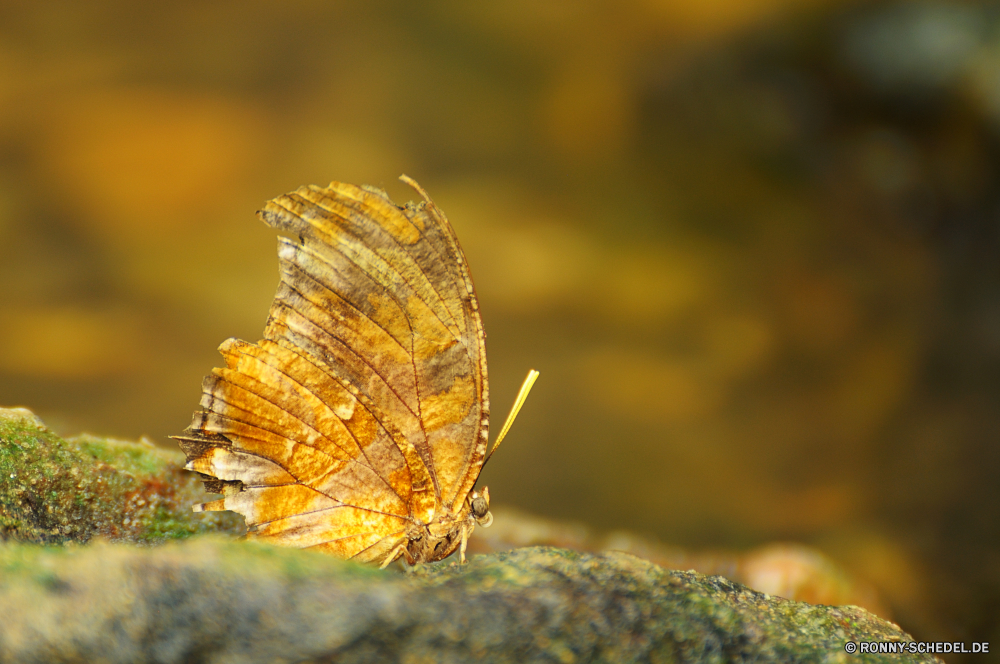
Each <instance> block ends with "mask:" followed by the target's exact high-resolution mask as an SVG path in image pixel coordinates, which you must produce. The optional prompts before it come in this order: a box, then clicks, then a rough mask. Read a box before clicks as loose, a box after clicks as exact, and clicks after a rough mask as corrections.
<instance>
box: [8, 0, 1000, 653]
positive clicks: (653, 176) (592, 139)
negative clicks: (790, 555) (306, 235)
mask: <svg viewBox="0 0 1000 664" xmlns="http://www.w3.org/2000/svg"><path fill="white" fill-rule="evenodd" d="M998 138H1000V5H997V4H994V3H986V2H892V3H876V2H849V1H846V0H530V1H528V0H507V1H505V2H467V1H457V0H456V1H453V2H429V3H412V2H405V1H404V0H398V1H383V0H375V1H372V0H364V1H362V0H358V1H356V2H319V1H308V0H288V1H286V2H282V3H271V2H247V1H246V0H241V1H240V2H235V1H232V2H209V3H206V2H193V1H180V2H174V3H170V4H167V5H160V4H155V3H154V4H149V3H147V4H141V3H138V4H137V3H132V2H124V1H122V2H116V1H104V2H89V3H86V2H78V1H72V2H71V1H66V2H50V1H40V2H33V3H21V2H15V1H12V0H0V257H2V258H0V405H4V406H26V407H29V408H31V409H33V410H34V411H36V412H37V413H38V414H39V415H40V416H41V417H42V418H43V419H44V420H45V421H46V422H47V423H48V424H49V425H50V426H51V427H52V428H54V429H55V430H57V431H59V432H60V433H63V434H67V435H68V434H75V433H78V432H81V431H88V432H92V433H96V434H105V435H113V436H117V437H122V438H137V437H139V436H140V435H148V436H150V437H151V438H153V439H155V440H156V442H157V443H158V444H162V445H165V446H169V445H171V444H172V443H171V441H169V440H168V439H166V436H168V435H170V434H174V433H177V432H179V431H181V430H182V429H183V428H184V427H186V426H187V424H188V422H189V419H190V415H191V412H192V411H193V410H194V408H195V407H196V406H197V402H198V398H199V395H200V382H201V378H202V376H203V375H205V374H206V373H208V372H209V371H210V369H211V368H212V367H213V366H217V365H218V364H219V363H220V361H221V358H220V357H219V355H218V354H217V352H216V350H215V349H216V347H217V346H218V344H219V343H220V342H222V341H223V340H224V339H226V338H227V337H230V336H235V337H240V338H243V339H247V340H251V341H254V340H257V339H259V338H260V336H261V333H262V330H263V325H264V321H265V318H266V315H267V309H268V306H269V303H270V301H271V298H272V297H273V295H274V289H275V286H276V285H277V261H276V255H275V246H276V241H275V237H274V233H273V232H272V231H271V230H269V229H268V228H266V227H265V226H264V225H263V224H262V223H260V222H259V221H257V220H256V219H255V218H254V214H253V213H254V211H255V210H257V209H259V208H260V207H261V206H262V205H263V203H264V202H265V201H266V200H267V199H269V198H272V197H274V196H276V195H278V194H281V193H284V192H286V191H289V190H291V189H294V188H295V187H297V186H299V185H302V184H308V183H317V184H325V183H327V182H329V181H330V180H331V179H337V180H343V181H346V182H352V183H359V184H360V183H368V184H373V185H377V186H382V187H384V188H386V189H387V190H388V191H389V193H390V194H391V195H392V196H393V197H394V199H395V200H396V201H397V202H398V203H402V202H405V201H406V200H408V199H410V198H412V197H413V196H414V193H413V192H412V191H409V190H408V188H406V187H405V186H404V185H402V184H401V183H399V182H397V181H396V177H397V176H398V175H399V174H400V173H406V174H408V175H410V176H412V177H414V178H415V179H416V180H417V181H419V182H420V183H421V184H422V185H423V186H424V187H425V188H426V189H427V190H428V192H429V193H430V194H431V196H432V197H433V198H434V199H435V201H436V202H437V203H438V204H439V205H440V206H441V207H442V208H443V209H444V210H445V211H446V212H447V214H448V215H449V217H450V218H451V220H452V222H453V225H454V226H455V228H456V230H457V233H458V236H459V238H460V239H461V242H462V245H463V247H464V249H465V252H466V255H467V257H468V259H469V263H470V265H471V267H472V272H473V275H474V277H475V279H476V285H477V288H478V292H479V298H480V303H481V308H482V312H483V318H484V320H485V325H486V329H487V332H488V334H489V341H488V349H489V368H490V378H491V384H492V397H493V410H494V413H495V418H494V427H498V426H499V423H500V422H497V420H500V421H501V422H502V418H503V416H505V415H506V409H507V407H508V404H509V403H510V402H511V401H512V400H513V398H514V394H515V392H516V390H517V387H518V386H519V384H520V381H521V380H522V379H523V377H524V375H525V373H526V372H527V370H528V368H530V367H534V368H536V369H539V370H540V371H541V374H542V376H541V379H540V381H539V383H538V384H537V386H536V388H535V391H534V392H533V394H532V396H531V399H530V400H529V402H528V404H527V405H526V407H525V408H524V410H523V411H522V413H521V416H520V418H519V420H518V422H517V424H516V425H515V427H514V429H513V432H512V435H511V437H510V438H508V440H507V441H506V442H505V443H504V447H503V450H502V451H501V452H500V453H499V454H498V455H497V456H496V457H495V458H494V460H493V461H492V462H491V464H490V466H489V468H488V470H487V471H486V473H485V474H484V478H485V480H486V482H487V483H488V484H489V485H490V489H491V492H492V495H493V496H494V502H495V503H496V504H497V505H506V506H511V507H517V508H520V509H522V510H525V511H529V512H533V513H536V514H540V515H545V516H547V517H551V518H554V519H565V520H575V521H579V522H583V523H586V524H589V525H590V526H591V527H594V528H598V529H606V530H610V529H628V530H631V531H634V532H637V533H643V534H646V535H648V536H651V537H655V538H658V539H660V540H662V541H665V542H670V543H673V544H677V545H681V546H684V547H690V548H693V549H697V548H712V547H716V548H720V549H730V550H739V549H741V548H748V547H752V546H758V545H761V544H764V543H768V542H776V541H792V542H801V543H805V544H809V545H812V546H815V547H817V548H818V549H819V550H821V551H823V552H824V553H826V554H827V555H828V556H830V557H831V558H832V559H834V560H836V561H837V562H838V563H839V564H841V565H843V566H845V567H846V568H847V569H850V570H851V572H852V573H853V574H856V575H858V576H859V578H863V579H867V580H868V581H870V582H871V583H872V584H874V585H875V586H876V587H877V588H878V590H879V592H880V593H881V594H882V595H883V596H884V598H885V600H886V601H887V603H888V604H889V606H890V607H891V610H892V616H893V618H894V619H895V620H896V621H897V622H899V623H900V624H901V625H902V626H903V627H904V629H907V630H908V631H910V632H911V633H914V634H915V635H916V636H917V637H918V638H922V639H943V638H947V639H965V640H966V641H971V640H976V641H990V640H992V642H993V644H994V646H996V645H997V644H998V643H1000V555H998V554H1000V548H998V543H1000V518H998V517H1000V493H998V491H997V488H998V482H997V480H998V464H1000V447H998V434H1000V407H998V404H1000V261H998V249H1000V246H998V245H1000V150H998V147H1000V142H998ZM956 661H957V660H956Z"/></svg>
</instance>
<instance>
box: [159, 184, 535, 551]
mask: <svg viewBox="0 0 1000 664" xmlns="http://www.w3.org/2000/svg"><path fill="white" fill-rule="evenodd" d="M400 179H401V180H402V181H403V182H405V183H407V184H409V185H410V186H412V187H413V188H414V189H415V190H416V191H417V192H418V193H419V194H420V195H421V197H422V198H423V201H422V202H420V203H408V204H406V205H405V206H403V207H399V206H397V205H395V204H394V203H393V202H392V201H391V200H390V199H389V196H388V194H386V193H385V192H384V191H382V190H381V189H377V188H374V187H368V186H361V187H359V186H355V185H350V184H343V183H339V182H333V183H331V184H330V185H329V186H328V187H318V186H308V187H301V188H299V189H298V190H296V191H294V192H292V193H289V194H286V195H284V196H279V197H278V198H275V199H273V200H271V201H269V202H268V203H267V204H266V205H265V207H264V209H263V210H261V211H259V212H258V213H257V214H258V216H259V217H260V219H261V220H262V221H264V223H266V224H267V225H269V226H271V227H273V228H275V229H277V230H279V231H284V232H286V233H288V234H290V235H292V236H295V239H289V238H286V237H279V239H278V257H279V263H280V274H281V281H280V283H279V286H278V292H277V294H276V295H275V298H274V302H273V303H272V304H271V308H270V312H269V315H268V320H267V324H266V326H265V329H264V338H263V339H262V340H260V341H258V342H257V343H248V342H246V341H241V340H238V339H229V340H227V341H225V342H223V344H222V345H221V346H220V347H219V351H220V352H221V353H222V355H223V357H224V358H225V364H226V366H225V367H223V368H216V369H213V371H212V374H211V375H209V376H207V377H206V378H205V380H204V383H203V386H202V398H201V410H199V411H197V412H195V414H194V418H193V420H192V422H191V425H190V426H189V427H188V428H187V429H186V430H185V431H184V432H183V433H182V434H181V435H179V436H175V438H176V440H178V442H179V444H180V446H181V448H182V449H183V450H184V452H185V454H186V455H187V465H186V466H185V467H186V468H187V469H189V470H193V471H195V472H198V473H201V474H202V475H203V476H204V479H205V485H206V489H207V490H208V491H210V492H212V493H221V494H222V496H223V497H222V498H221V499H218V500H214V501H211V502H208V503H204V504H201V505H196V506H195V510H196V511H215V510H232V511H234V512H238V513H240V514H242V515H243V516H244V517H245V518H246V522H247V536H248V537H250V538H254V539H260V540H265V541H269V542H274V543H277V544H283V545H287V546H294V547H303V548H313V549H318V550H323V551H327V552H329V553H332V554H335V555H338V556H341V557H343V558H350V559H354V560H358V561H362V562H372V563H378V564H380V565H381V566H382V567H385V566H386V565H388V564H389V563H391V562H392V561H394V560H396V559H397V558H399V557H400V556H402V557H403V558H405V560H406V561H407V562H408V563H409V564H415V563H418V562H432V561H435V560H441V559H442V558H445V557H447V556H449V555H450V554H452V553H453V552H454V551H455V550H456V549H458V550H459V552H460V559H461V561H462V562H465V550H466V544H467V542H468V538H469V536H470V535H471V533H472V531H473V529H474V528H475V526H476V525H477V524H478V525H481V526H484V527H486V526H489V525H490V523H491V522H492V520H493V516H492V515H491V514H490V511H489V507H490V494H489V489H488V488H487V487H485V486H484V487H483V488H482V489H481V490H477V489H475V486H476V481H477V480H478V478H479V475H480V472H481V471H482V468H483V465H484V464H485V463H486V461H487V460H488V459H489V456H488V455H487V454H486V449H487V438H488V431H489V410H490V402H489V386H488V382H487V374H486V347H485V341H486V335H485V333H484V331H483V323H482V320H481V318H480V315H479V304H478V301H477V300H476V293H475V289H474V288H473V284H472V277H471V275H470V273H469V268H468V265H467V264H466V261H465V256H464V254H463V253H462V249H461V248H460V247H459V244H458V240H457V238H456V237H455V233H454V231H453V230H452V228H451V224H450V223H449V222H448V220H447V218H446V217H445V215H444V213H443V212H442V211H441V210H440V209H439V208H438V207H437V206H436V205H434V203H433V202H432V201H431V199H430V198H429V197H428V196H427V193H426V192H425V191H424V190H423V189H422V188H421V187H420V186H419V185H418V184H417V183H416V182H414V181H413V180H412V179H410V178H408V177H406V176H405V175H404V176H402V177H401V178H400ZM537 376H538V373H537V372H536V371H534V370H532V371H531V372H530V373H529V374H528V378H527V379H526V380H525V383H524V385H523V386H522V388H521V392H520V394H519V395H518V398H517V400H516V401H515V405H514V408H513V409H512V410H511V414H510V416H509V417H508V418H507V422H506V423H505V425H504V427H503V430H502V431H501V434H500V436H499V437H498V438H497V441H496V443H494V446H493V450H492V451H491V452H490V455H492V453H493V452H495V451H496V449H497V446H498V445H499V444H500V441H501V440H502V439H503V436H504V435H505V434H506V432H507V430H508V429H509V427H510V424H511V422H512V421H513V419H514V417H515V416H516V414H517V411H518V410H519V409H520V407H521V404H523V402H524V399H525V398H526V397H527V393H528V391H529V390H530V389H531V385H532V384H534V381H535V379H536V378H537Z"/></svg>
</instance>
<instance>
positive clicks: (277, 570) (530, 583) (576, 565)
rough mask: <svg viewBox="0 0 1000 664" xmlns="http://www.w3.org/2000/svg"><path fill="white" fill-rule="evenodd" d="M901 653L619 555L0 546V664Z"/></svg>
mask: <svg viewBox="0 0 1000 664" xmlns="http://www.w3.org/2000/svg"><path fill="white" fill-rule="evenodd" d="M909 638H910V637H908V636H907V635H906V634H904V633H903V632H902V631H900V630H899V628H898V627H896V626H895V625H892V624H891V623H887V622H885V621H883V620H881V619H879V618H877V617H876V616H874V615H872V614H870V613H868V612H867V611H865V610H864V609H860V608H857V607H826V606H814V605H809V604H804V603H799V602H792V601H789V600H784V599H780V598H777V597H772V596H768V595H764V594H762V593H758V592H755V591H753V590H750V589H749V588H746V587H745V586H742V585H739V584H736V583H733V582H731V581H728V580H726V579H724V578H722V577H718V576H715V577H709V576H702V575H700V574H696V573H693V572H677V571H668V570H665V569H663V568H661V567H658V566H657V565H654V564H652V563H650V562H647V561H645V560H642V559H640V558H636V557H634V556H631V555H628V554H624V553H607V554H603V555H591V554H585V553H577V552H571V551H567V550H565V549H552V548H545V547H532V548H526V549H519V550H517V551H513V552H510V553H506V554H495V555H488V556H476V557H475V558H473V559H472V560H471V562H470V563H469V564H467V565H464V566H461V565H457V564H454V563H445V564H440V565H436V566H424V567H420V568H417V569H415V570H414V571H412V572H411V573H409V574H402V573H399V572H393V571H382V572H380V571H378V570H375V569H372V568H367V567H361V566H358V565H355V564H351V563H348V562H344V561H340V560H337V559H334V558H331V557H329V556H324V555H322V554H318V553H310V552H306V551H299V550H292V549H279V548H274V547H269V546H264V545H260V544H255V543H249V542H234V541H231V540H224V539H220V538H217V537H198V538H193V539H190V540H188V541H185V542H179V543H173V544H169V545H166V546H163V547H156V548H137V547H134V546H127V545H111V544H107V543H100V544H96V545H91V546H86V547H72V548H68V549H67V548H63V549H57V550H51V549H45V548H43V547H35V546H25V545H10V544H8V545H6V546H4V547H0V661H4V662H52V661H62V662H94V661H101V662H137V661H145V662H162V663H169V662H191V661H198V662H331V661H337V662H383V661H406V662H473V661H492V662H730V661H753V662H789V661H811V662H812V661H815V662H827V661H829V662H840V661H845V662H846V661H855V660H857V661H876V658H877V661H883V659H884V656H883V655H878V656H871V655H867V656H865V655H854V656H851V655H847V654H846V653H845V651H844V644H845V643H846V642H847V641H855V642H857V641H869V640H891V641H908V640H909ZM901 660H902V661H914V662H920V661H927V662H931V661H936V660H934V658H932V657H930V656H919V655H905V656H903V657H901Z"/></svg>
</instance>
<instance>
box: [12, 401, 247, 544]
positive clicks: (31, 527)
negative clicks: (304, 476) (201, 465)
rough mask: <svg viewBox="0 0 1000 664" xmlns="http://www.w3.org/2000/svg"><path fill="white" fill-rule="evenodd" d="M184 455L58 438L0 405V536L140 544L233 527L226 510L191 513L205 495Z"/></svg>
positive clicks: (237, 525) (236, 521)
mask: <svg viewBox="0 0 1000 664" xmlns="http://www.w3.org/2000/svg"><path fill="white" fill-rule="evenodd" d="M183 465H184V455H183V454H181V453H180V452H179V451H177V452H174V451H170V450H164V449H161V448H158V447H156V446H155V445H152V444H151V443H144V442H138V443H135V442H128V441H121V440H114V439H111V438H98V437H96V436H86V435H85V436H78V437H76V438H71V439H63V438H60V437H59V436H57V435H55V434H54V433H52V432H51V431H49V430H48V429H46V427H45V426H44V425H43V424H42V423H41V421H40V420H38V418H37V417H35V416H34V415H33V414H32V413H31V412H30V411H27V410H24V409H0V539H3V540H15V541H19V542H32V543H36V544H65V543H69V542H78V543H85V542H88V541H90V540H91V539H93V538H94V537H101V538H104V539H108V540H111V541H128V542H148V543H155V542H158V541H164V540H170V539H177V538H182V537H188V536H190V535H194V534H198V533H206V532H215V531H225V532H231V533H240V532H242V531H243V529H244V527H243V525H242V522H243V520H242V518H241V517H239V516H237V515H235V514H231V513H213V514H210V515H198V514H195V513H193V512H192V511H191V505H193V504H194V503H198V502H203V501H204V500H206V499H207V498H209V496H208V494H206V493H205V491H204V489H203V488H202V485H201V482H199V481H198V478H197V476H196V475H195V474H194V473H190V472H188V471H186V470H184V468H183Z"/></svg>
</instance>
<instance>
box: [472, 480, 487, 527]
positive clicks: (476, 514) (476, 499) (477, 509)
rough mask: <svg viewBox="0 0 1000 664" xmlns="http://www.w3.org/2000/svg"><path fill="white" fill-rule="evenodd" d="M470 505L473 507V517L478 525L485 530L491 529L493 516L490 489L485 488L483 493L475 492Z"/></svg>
mask: <svg viewBox="0 0 1000 664" xmlns="http://www.w3.org/2000/svg"><path fill="white" fill-rule="evenodd" d="M470 503H471V507H472V517H473V518H474V519H475V520H476V523H478V524H479V525H480V526H482V527H483V528H489V527H490V524H492V523H493V515H492V514H490V489H489V487H485V486H484V487H483V490H482V491H473V492H472V500H471V501H470Z"/></svg>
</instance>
